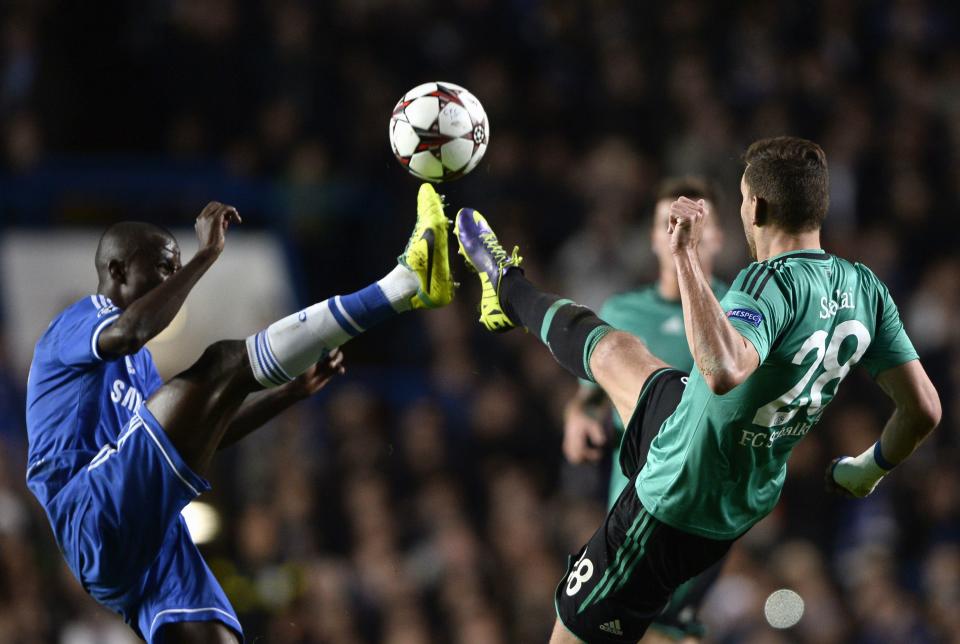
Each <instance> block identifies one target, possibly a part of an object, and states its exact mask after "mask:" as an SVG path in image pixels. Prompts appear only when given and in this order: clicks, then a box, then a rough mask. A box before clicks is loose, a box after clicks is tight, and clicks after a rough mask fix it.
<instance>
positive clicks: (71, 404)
mask: <svg viewBox="0 0 960 644" xmlns="http://www.w3.org/2000/svg"><path fill="white" fill-rule="evenodd" d="M120 313H121V311H120V309H118V308H117V307H116V306H114V305H113V303H112V302H111V301H110V300H109V299H108V298H106V297H104V296H103V295H91V296H89V297H85V298H83V299H82V300H80V301H79V302H76V303H75V304H73V305H72V306H70V307H68V308H67V309H66V310H65V311H63V312H62V313H61V314H60V315H58V316H57V317H56V318H55V319H54V320H53V322H51V323H50V326H49V327H47V330H46V332H45V333H44V334H43V335H42V336H41V337H40V339H39V340H38V341H37V346H36V348H35V349H34V352H33V362H32V363H31V365H30V375H29V376H28V378H27V439H28V441H29V451H28V454H27V486H28V487H29V488H30V490H31V491H32V492H33V493H34V495H35V496H36V497H37V499H38V500H39V501H40V503H41V504H43V505H44V507H46V506H47V504H48V502H49V501H50V500H51V499H52V498H53V497H54V496H56V494H57V492H59V491H60V489H61V488H62V487H63V486H64V485H65V484H66V483H67V482H68V481H69V480H70V479H71V477H73V475H74V474H76V473H77V472H78V471H79V470H80V469H81V468H83V467H86V466H88V465H90V464H91V461H93V460H94V459H96V458H98V457H99V458H103V457H105V456H107V455H109V453H110V451H111V450H113V449H115V446H116V443H117V439H118V438H119V437H120V432H121V430H122V428H123V427H124V426H125V425H126V424H127V422H128V421H129V420H130V418H131V417H132V416H133V414H134V413H135V412H136V411H137V410H138V409H139V408H140V405H141V404H143V401H144V400H146V399H147V398H148V397H149V396H150V394H152V393H153V392H154V391H155V390H156V389H157V388H159V387H160V385H161V384H163V382H162V380H161V379H160V375H159V374H158V373H157V368H156V366H155V365H154V364H153V357H152V356H151V355H150V351H149V350H148V349H147V348H146V347H144V348H143V349H140V351H138V352H137V353H135V354H133V355H130V356H125V357H123V358H120V359H117V360H110V361H105V360H104V359H103V358H102V357H101V356H100V354H99V352H98V351H97V341H98V339H99V337H100V334H101V333H102V332H103V330H104V329H106V328H107V327H109V326H110V325H111V324H112V323H113V322H115V321H116V320H117V318H118V317H120Z"/></svg>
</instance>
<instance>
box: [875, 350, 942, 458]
mask: <svg viewBox="0 0 960 644" xmlns="http://www.w3.org/2000/svg"><path fill="white" fill-rule="evenodd" d="M877 384H878V385H880V387H881V388H882V389H883V391H884V392H886V394H887V395H888V396H890V398H891V399H892V400H893V402H894V404H895V405H896V409H894V411H893V415H892V416H890V419H889V420H888V421H887V424H886V425H885V426H884V428H883V434H882V435H881V437H880V449H881V452H882V453H883V456H884V457H885V458H886V459H887V461H889V462H890V463H891V464H897V463H900V462H902V461H903V460H904V459H906V458H907V457H908V456H910V455H911V454H912V453H913V451H914V450H915V449H917V446H918V445H920V443H921V442H922V441H923V439H924V438H926V437H927V435H928V434H929V433H930V432H931V431H933V429H934V428H935V427H936V426H937V425H938V424H939V423H940V416H941V409H940V396H939V395H938V394H937V390H936V389H935V388H934V386H933V383H932V382H930V378H929V377H928V376H927V372H926V371H924V369H923V365H921V364H920V361H919V360H912V361H910V362H908V363H906V364H902V365H900V366H899V367H894V368H892V369H887V370H886V371H883V372H881V373H880V374H879V375H878V376H877Z"/></svg>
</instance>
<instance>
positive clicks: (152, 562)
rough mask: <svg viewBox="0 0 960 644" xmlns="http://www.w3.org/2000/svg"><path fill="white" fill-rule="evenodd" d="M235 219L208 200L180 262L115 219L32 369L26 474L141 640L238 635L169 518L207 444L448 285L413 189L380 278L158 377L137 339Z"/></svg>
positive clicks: (169, 308) (436, 211) (197, 476)
mask: <svg viewBox="0 0 960 644" xmlns="http://www.w3.org/2000/svg"><path fill="white" fill-rule="evenodd" d="M239 222H240V217H239V215H238V214H237V211H236V210H235V209H234V208H232V207H230V206H226V205H224V204H220V203H217V202H213V203H210V204H209V205H208V206H207V207H206V208H204V210H203V212H201V213H200V216H199V217H198V218H197V222H196V232H197V238H198V240H199V242H200V248H199V250H198V251H197V253H196V255H194V256H193V258H192V259H191V260H190V261H189V262H187V263H186V264H184V265H183V266H181V264H180V250H179V247H178V246H177V242H176V240H175V239H174V238H173V236H172V235H171V234H170V233H169V232H168V231H166V230H165V229H163V228H160V227H157V226H153V225H151V224H145V223H139V222H125V223H120V224H116V225H114V226H111V227H110V228H109V229H108V230H107V231H106V232H105V233H104V235H103V237H102V238H101V240H100V244H99V246H98V248H97V254H96V268H97V275H98V278H99V284H98V287H97V292H96V293H95V294H94V295H90V296H88V297H84V298H83V299H81V300H80V301H78V302H76V303H75V304H73V305H71V306H70V307H68V308H67V309H66V310H65V311H63V312H62V313H61V314H60V315H58V316H57V317H56V318H55V319H54V320H53V322H51V323H50V325H49V326H48V327H47V330H46V331H45V332H44V334H43V336H42V337H41V338H40V340H39V341H38V342H37V346H36V349H35V351H34V357H33V362H32V364H31V367H30V374H29V377H28V382H27V434H28V439H29V453H28V469H27V485H28V487H29V488H30V490H31V491H32V492H33V494H34V495H35V496H36V497H37V499H38V500H39V501H40V503H41V504H42V505H43V507H44V509H45V510H46V512H47V516H48V518H49V520H50V525H51V527H52V528H53V532H54V536H55V538H56V540H57V543H58V545H59V546H60V550H61V552H62V553H63V555H64V557H65V558H66V561H67V564H68V566H69V567H70V570H71V571H72V572H73V574H74V575H75V576H76V578H77V579H78V580H79V581H80V583H81V584H82V585H83V588H84V590H86V591H87V592H88V593H89V594H90V595H91V596H92V597H93V598H94V599H96V600H97V601H98V602H100V603H101V604H103V605H104V606H106V607H108V608H110V609H112V610H114V611H116V612H117V613H119V614H120V615H121V616H122V617H123V619H124V621H126V623H127V624H129V625H130V626H131V628H133V629H134V631H136V633H137V635H139V636H140V637H142V638H143V639H145V640H147V641H148V642H151V643H154V642H175V643H178V644H179V643H194V642H196V643H204V644H206V643H225V642H236V641H237V638H238V637H240V638H241V639H242V628H241V625H240V623H239V621H238V620H237V616H236V613H235V612H234V610H233V608H232V607H231V605H230V603H229V601H228V600H227V598H226V596H225V595H224V592H223V590H222V588H221V587H220V585H219V583H218V582H217V580H216V579H215V578H214V576H213V574H212V573H211V571H210V569H209V568H208V567H207V565H206V563H205V562H204V560H203V558H202V557H201V556H200V552H199V550H197V547H196V546H195V545H194V544H193V542H192V541H191V539H190V535H189V534H188V532H187V528H186V523H185V522H184V520H183V518H182V517H181V516H180V511H181V510H182V509H183V508H184V506H186V505H187V503H189V502H190V501H191V500H193V499H194V498H196V497H197V496H199V495H200V494H201V493H202V492H204V491H206V490H208V489H209V488H210V485H209V484H208V483H207V481H206V480H204V478H202V474H203V472H204V471H205V470H206V469H207V467H208V466H209V464H210V461H211V458H212V457H213V454H214V452H215V451H217V450H218V449H220V448H222V447H224V446H226V445H229V444H231V443H234V442H236V441H237V440H239V439H241V438H242V437H244V436H245V435H247V434H248V433H250V432H251V431H253V430H254V429H256V428H257V427H259V426H261V425H262V424H263V423H265V422H266V421H267V420H269V419H270V418H272V417H274V416H275V415H276V414H277V413H279V412H280V411H282V410H284V409H286V408H288V407H289V406H290V405H292V404H293V403H294V402H296V401H298V400H302V399H304V398H306V397H308V396H310V395H312V394H313V393H315V392H316V391H318V390H319V389H320V388H321V387H323V386H324V384H325V383H326V382H327V381H328V380H329V378H330V377H331V376H332V375H334V374H336V373H338V372H342V365H341V360H342V357H341V354H340V352H339V351H338V350H337V347H339V346H340V345H342V344H343V343H345V342H346V341H347V340H349V339H350V338H352V337H354V336H356V335H359V334H360V333H362V332H363V331H365V330H367V329H369V328H371V327H372V326H374V325H376V324H378V323H379V322H382V321H384V320H386V319H389V318H391V317H393V316H395V315H397V314H399V313H401V312H404V311H408V310H410V309H413V308H435V307H439V306H443V305H445V304H447V303H448V302H449V301H450V300H451V298H452V296H453V283H452V281H451V279H450V268H449V260H448V255H447V236H448V235H447V228H448V223H449V222H448V221H447V219H446V217H444V214H443V207H442V204H441V202H440V198H439V196H438V195H437V194H436V192H434V190H433V188H432V187H430V186H429V185H424V186H423V187H422V188H421V190H420V194H419V196H418V200H417V223H416V226H415V228H414V231H413V234H412V235H411V237H410V240H409V242H408V243H407V247H406V248H405V249H404V251H403V253H402V254H401V255H400V257H399V261H398V264H397V266H396V267H395V268H394V269H393V270H392V271H391V272H390V273H389V274H388V275H386V276H385V277H384V278H383V279H381V280H379V281H378V282H375V283H373V284H371V285H370V286H368V287H367V288H365V289H363V290H361V291H358V292H356V293H352V294H350V295H344V296H336V297H332V298H330V299H328V300H324V301H323V302H320V303H318V304H314V305H313V306H310V307H309V308H307V309H304V310H303V311H300V312H299V313H295V314H293V315H291V316H289V317H287V318H284V319H282V320H280V321H278V322H275V323H274V324H271V325H270V326H269V327H267V328H266V329H264V330H263V331H261V332H259V333H257V334H254V335H252V336H250V337H249V338H247V339H246V341H243V340H224V341H220V342H216V343H214V344H212V345H210V347H208V348H207V350H206V351H205V352H204V353H203V355H202V356H201V357H200V359H199V360H197V362H196V363H194V364H193V365H192V366H191V367H190V368H189V369H187V370H186V371H184V372H183V373H181V374H179V375H177V376H176V377H174V378H173V379H171V380H170V381H169V382H167V383H166V384H164V383H163V382H162V381H161V380H160V377H159V375H158V374H157V370H156V368H155V366H154V364H153V358H152V356H151V355H150V351H149V350H148V349H146V348H145V346H144V345H145V344H146V343H147V342H148V341H149V340H150V339H151V338H153V337H155V336H156V335H157V334H158V333H160V332H161V331H162V330H163V329H164V328H166V326H167V325H168V324H169V323H170V322H171V320H173V318H174V316H175V315H176V314H177V311H179V310H180V307H181V306H182V305H183V302H184V301H185V300H186V298H187V295H188V294H189V293H190V291H191V289H192V288H193V287H194V285H195V284H196V283H197V281H198V280H199V279H200V278H201V277H202V276H203V274H204V273H205V272H206V271H207V270H208V269H209V268H210V267H211V266H212V265H213V263H214V262H215V261H216V260H217V258H218V257H219V256H220V253H221V252H222V251H223V248H224V243H225V240H226V237H225V235H226V232H227V228H228V227H229V226H230V224H235V223H239ZM210 304H211V305H215V304H216V303H215V302H211V303H210ZM263 390H266V391H263ZM255 392H260V393H255ZM251 394H253V395H251Z"/></svg>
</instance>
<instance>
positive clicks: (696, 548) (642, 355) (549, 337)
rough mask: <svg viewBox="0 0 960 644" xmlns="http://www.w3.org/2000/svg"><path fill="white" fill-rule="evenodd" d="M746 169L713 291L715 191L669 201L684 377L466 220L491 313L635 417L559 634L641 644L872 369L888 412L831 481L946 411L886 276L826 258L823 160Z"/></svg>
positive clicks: (765, 502)
mask: <svg viewBox="0 0 960 644" xmlns="http://www.w3.org/2000/svg"><path fill="white" fill-rule="evenodd" d="M744 160H745V161H746V168H745V170H744V173H743V177H742V179H741V185H740V190H741V194H742V204H741V208H740V215H741V219H742V221H743V226H744V233H745V235H746V239H747V244H748V246H749V248H750V253H751V255H752V256H753V257H754V258H755V259H756V260H757V261H755V262H754V263H752V264H750V266H748V267H747V268H745V269H744V270H743V271H741V273H740V275H739V276H738V277H737V279H736V280H735V281H734V283H733V285H732V286H731V288H730V291H729V292H728V293H727V295H726V296H725V297H724V298H723V301H722V302H720V301H718V300H717V298H716V296H715V295H714V293H713V288H712V285H711V284H710V282H709V280H708V279H707V278H706V276H705V275H704V272H703V270H702V269H701V266H700V258H699V255H698V252H699V245H700V242H701V239H702V237H703V233H704V228H705V219H706V218H707V217H708V216H709V214H710V213H709V210H708V209H707V208H706V205H705V202H704V200H702V199H700V200H696V201H695V200H692V199H688V198H686V197H681V198H680V199H678V200H677V201H675V202H674V203H673V204H672V205H671V208H670V223H669V233H670V249H671V252H672V254H673V260H674V263H675V265H676V268H677V276H678V278H679V285H680V293H681V303H682V306H683V315H684V324H685V329H686V334H687V341H688V343H689V345H690V350H691V353H692V354H693V357H694V361H695V364H696V369H694V370H693V371H692V372H691V374H690V375H689V385H688V384H687V381H688V377H687V374H685V373H684V372H682V371H679V370H677V369H674V368H671V367H670V366H669V365H667V364H666V363H665V362H664V361H663V360H661V359H659V358H657V357H656V356H654V355H653V354H652V353H651V352H650V351H649V349H648V348H647V347H646V345H644V343H643V342H641V341H640V340H639V339H638V338H637V337H635V336H633V335H630V334H629V333H625V332H622V331H616V330H614V329H613V328H612V327H611V326H610V325H608V324H606V323H605V322H603V321H602V320H601V319H600V318H598V317H597V316H596V315H595V314H594V313H593V312H592V311H590V310H589V309H586V308H585V307H581V306H578V305H576V304H574V303H573V302H571V301H570V300H565V299H562V298H560V297H557V296H555V295H550V294H547V293H543V292H542V291H540V290H538V289H537V288H536V287H534V286H533V285H532V284H531V283H530V282H529V281H527V279H526V278H525V277H524V276H523V273H522V271H521V270H517V268H518V266H519V264H520V262H521V258H520V257H519V254H518V249H516V248H515V249H514V251H513V253H512V254H507V252H506V251H505V250H504V248H503V247H502V246H501V245H500V243H499V241H498V240H497V238H496V235H495V234H494V232H493V230H492V229H491V228H490V226H489V224H488V223H487V222H486V220H485V219H484V218H483V216H482V215H480V214H479V213H478V212H476V211H474V210H471V209H462V210H461V211H460V212H459V213H458V215H457V235H458V239H459V242H460V250H461V253H463V254H464V256H465V257H466V258H467V262H468V264H469V265H470V266H471V267H472V268H473V269H475V270H476V271H477V272H478V274H479V277H480V281H481V285H482V288H483V298H482V300H481V317H480V319H481V322H482V323H484V325H485V326H486V327H487V328H488V329H490V330H494V331H500V330H506V329H509V328H511V327H513V326H515V325H518V324H519V325H522V326H524V327H525V328H527V329H528V330H530V331H532V332H533V333H536V334H537V336H538V337H539V338H540V339H541V340H542V341H543V342H544V343H545V344H546V345H547V346H548V348H549V349H550V351H551V353H552V354H553V356H554V358H555V359H556V360H557V361H558V362H559V363H560V364H561V365H562V366H564V367H565V368H566V369H567V370H569V371H570V372H571V373H573V374H574V375H576V376H579V377H580V378H584V379H587V380H593V381H594V382H596V383H598V384H599V385H600V386H601V387H602V388H603V389H604V391H605V392H606V393H607V395H608V396H610V398H611V400H612V401H613V404H614V407H615V408H616V410H617V413H619V414H620V416H621V418H629V421H628V423H627V428H626V433H625V435H624V441H623V445H622V447H621V455H620V462H621V463H622V464H623V468H624V472H625V473H627V474H629V475H630V477H631V481H630V483H631V484H630V485H629V486H627V488H626V489H625V490H624V492H623V493H622V494H621V495H620V497H619V498H618V499H617V501H616V503H615V504H614V506H613V508H612V509H611V511H610V512H609V514H608V515H607V518H606V519H605V521H604V522H603V525H601V527H600V528H599V529H598V530H597V532H596V533H595V534H594V536H593V537H592V538H591V539H590V541H589V542H588V543H587V544H586V545H585V546H584V547H583V548H582V549H581V550H580V552H579V553H577V554H576V555H574V556H573V557H571V565H570V566H569V569H568V571H567V575H566V576H565V577H564V579H563V580H562V581H561V583H560V584H559V586H558V587H557V590H556V595H555V601H556V609H557V615H558V620H557V623H556V626H555V628H554V633H553V637H552V639H551V641H552V642H553V643H554V644H565V643H568V642H577V641H581V640H582V641H587V642H616V643H618V644H626V643H631V644H632V643H633V642H636V641H637V640H638V639H640V638H641V637H642V636H643V634H644V633H645V632H646V630H647V628H648V627H649V626H650V624H651V623H652V622H653V621H654V620H655V619H656V618H657V617H658V615H659V614H660V613H661V611H662V610H663V608H664V606H665V605H666V603H667V601H668V599H669V598H670V596H671V594H672V593H673V592H674V591H675V590H676V589H677V587H678V586H679V585H680V584H682V583H683V582H684V581H686V580H687V579H690V578H691V577H693V576H695V575H697V574H700V573H701V572H703V571H704V570H706V569H708V568H709V567H710V566H712V565H714V564H715V563H716V562H718V561H720V560H721V559H722V558H723V556H724V555H725V554H726V552H727V550H728V549H729V548H730V545H731V544H732V543H733V541H734V540H736V539H737V538H739V537H740V536H741V535H743V534H744V533H745V532H746V531H747V530H749V529H750V527H751V526H753V525H754V524H755V523H756V522H757V521H759V520H760V519H762V518H763V517H764V516H766V515H767V514H769V513H770V511H771V510H772V509H773V508H774V506H775V505H776V503H777V500H778V499H779V497H780V492H781V490H782V487H783V482H784V478H785V476H786V462H787V458H788V457H789V455H790V452H791V450H792V448H793V446H794V445H795V444H796V443H797V442H798V441H799V440H800V439H801V438H803V436H805V435H806V434H807V433H808V432H809V431H810V430H811V429H812V428H813V426H814V425H815V424H816V423H817V422H818V421H819V420H820V418H821V416H822V414H823V410H824V408H825V407H826V405H827V404H829V402H830V401H831V400H832V399H833V397H834V395H835V394H836V391H837V388H838V387H839V383H840V381H842V380H843V378H844V377H846V375H847V374H848V373H849V372H850V371H851V370H852V369H853V367H854V366H856V365H857V364H862V365H863V366H864V367H866V368H867V370H868V371H869V372H870V374H871V375H872V376H873V377H874V378H875V379H876V382H877V383H878V384H879V386H880V387H881V388H882V389H883V391H884V392H885V393H886V394H887V395H888V396H889V397H890V398H891V399H892V401H893V403H894V404H895V410H894V412H893V415H892V416H891V417H890V419H889V421H888V422H887V424H886V426H885V427H884V430H883V433H882V436H881V438H880V440H879V441H877V442H876V443H875V444H874V445H871V446H870V447H869V448H868V449H867V450H865V451H864V452H863V453H862V454H860V455H859V456H857V457H854V458H850V457H844V458H840V459H837V460H835V461H834V462H833V463H831V464H830V466H829V467H828V469H827V472H826V477H827V482H828V486H829V487H831V489H833V490H835V491H839V492H842V493H844V494H849V495H852V496H857V497H862V496H866V495H868V494H870V493H871V492H872V491H873V489H874V488H875V487H876V486H877V484H878V483H879V482H880V480H881V479H882V478H883V477H884V476H885V475H886V474H887V473H888V472H889V471H890V469H892V468H893V467H894V466H895V465H897V464H899V463H900V462H902V461H903V460H904V459H906V458H907V457H908V456H909V455H910V454H911V453H913V451H914V450H915V449H916V447H917V446H918V445H919V444H920V442H921V441H922V440H923V439H924V438H925V437H926V436H927V434H928V433H929V432H930V431H931V430H932V429H933V428H934V427H935V426H936V425H937V424H938V423H939V422H940V416H941V408H940V399H939V396H938V395H937V391H936V389H935V388H934V386H933V384H932V383H931V382H930V379H929V378H928V376H927V374H926V372H925V371H924V369H923V367H922V366H921V364H920V361H919V359H918V358H917V353H916V351H915V350H914V348H913V345H912V343H911V342H910V339H909V338H908V337H907V334H906V332H905V330H904V328H903V324H902V322H901V321H900V315H899V312H898V311H897V307H896V305H895V304H894V303H893V300H892V298H891V297H890V294H889V291H888V290H887V287H886V286H885V285H884V284H883V283H882V282H881V281H880V280H879V279H878V278H877V276H876V275H874V273H873V272H872V271H870V269H868V268H867V267H866V266H863V265H862V264H854V263H851V262H848V261H846V260H843V259H841V258H839V257H835V256H832V255H830V254H828V253H826V252H825V251H824V250H823V249H822V248H821V247H820V227H821V224H822V222H823V219H824V217H825V216H826V214H827V207H828V203H829V196H828V195H829V192H828V173H827V161H826V155H825V154H824V153H823V150H822V149H821V148H820V146H818V145H817V144H815V143H813V142H811V141H807V140H804V139H798V138H793V137H777V138H772V139H763V140H760V141H757V142H755V143H754V144H753V145H751V146H750V148H749V149H748V150H747V152H746V154H745V156H744Z"/></svg>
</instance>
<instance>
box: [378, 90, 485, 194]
mask: <svg viewBox="0 0 960 644" xmlns="http://www.w3.org/2000/svg"><path fill="white" fill-rule="evenodd" d="M489 140H490V123H489V122H488V121H487V113H486V112H484V111H483V106H482V105H480V101H478V100H477V99H476V97H474V95H473V94H471V93H470V92H468V91H467V90H465V89H464V88H462V87H460V86H459V85H454V84H453V83H424V84H423V85H418V86H417V87H414V88H413V89H412V90H410V91H409V92H407V93H406V94H404V95H403V96H402V97H401V98H400V101H399V102H398V103H397V106H396V107H394V108H393V116H391V117H390V147H391V148H393V154H394V155H396V157H397V160H398V161H399V162H400V164H401V165H402V166H403V167H405V168H406V169H407V170H408V171H409V172H410V174H412V175H414V176H416V177H419V178H421V179H425V180H427V181H433V182H440V181H452V180H453V179H459V178H460V177H462V176H463V175H465V174H467V173H468V172H470V171H471V170H473V169H474V168H475V167H476V166H477V164H478V163H479V162H480V159H482V158H483V153H484V152H486V151H487V143H488V142H489Z"/></svg>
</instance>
